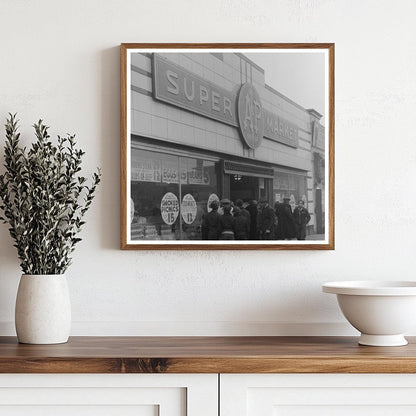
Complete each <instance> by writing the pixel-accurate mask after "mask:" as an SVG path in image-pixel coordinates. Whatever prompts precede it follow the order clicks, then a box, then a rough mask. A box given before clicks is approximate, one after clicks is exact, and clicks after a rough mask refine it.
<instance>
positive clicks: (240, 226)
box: [234, 206, 250, 240]
mask: <svg viewBox="0 0 416 416" xmlns="http://www.w3.org/2000/svg"><path fill="white" fill-rule="evenodd" d="M242 211H243V210H242V209H240V208H239V207H238V206H236V207H234V219H235V228H234V230H235V232H234V234H235V239H236V240H248V237H249V235H250V223H249V221H250V219H249V218H248V217H247V216H246V215H244V214H243V213H242Z"/></svg>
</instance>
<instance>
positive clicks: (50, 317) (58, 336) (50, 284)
mask: <svg viewBox="0 0 416 416" xmlns="http://www.w3.org/2000/svg"><path fill="white" fill-rule="evenodd" d="M15 324H16V332H17V338H18V340H19V342H20V343H23V344H61V343H65V342H67V341H68V337H69V331H70V328H71V303H70V300H69V292H68V285H67V281H66V277H65V275H63V274H47V275H30V274H24V275H22V277H21V279H20V283H19V288H18V290H17V297H16V309H15Z"/></svg>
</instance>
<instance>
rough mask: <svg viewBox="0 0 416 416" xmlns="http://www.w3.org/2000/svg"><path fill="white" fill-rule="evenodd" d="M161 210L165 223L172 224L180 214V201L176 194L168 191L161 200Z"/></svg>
mask: <svg viewBox="0 0 416 416" xmlns="http://www.w3.org/2000/svg"><path fill="white" fill-rule="evenodd" d="M160 211H161V215H162V219H163V221H164V222H165V224H168V225H172V224H173V223H174V222H175V221H176V218H178V215H179V201H178V198H177V197H176V195H175V194H173V193H172V192H168V193H166V194H165V195H163V198H162V201H161V202H160Z"/></svg>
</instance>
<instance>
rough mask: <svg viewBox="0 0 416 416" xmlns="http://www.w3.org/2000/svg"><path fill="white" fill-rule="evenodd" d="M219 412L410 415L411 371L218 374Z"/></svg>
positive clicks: (230, 415)
mask: <svg viewBox="0 0 416 416" xmlns="http://www.w3.org/2000/svg"><path fill="white" fill-rule="evenodd" d="M220 409H221V416H317V415H319V416H347V415H349V416H350V415H365V416H414V415H415V414H416V375H412V374H400V375H399V374H371V375H367V374H365V375H363V374H265V375H251V374H247V375H246V374H222V375H221V377H220Z"/></svg>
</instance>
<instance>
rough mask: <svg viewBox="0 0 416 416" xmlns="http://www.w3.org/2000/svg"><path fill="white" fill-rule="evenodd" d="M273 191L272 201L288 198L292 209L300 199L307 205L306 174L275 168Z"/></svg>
mask: <svg viewBox="0 0 416 416" xmlns="http://www.w3.org/2000/svg"><path fill="white" fill-rule="evenodd" d="M273 193H274V202H282V201H283V198H290V205H291V206H292V209H294V207H295V205H296V204H297V203H298V201H299V200H301V199H303V200H304V201H305V204H306V205H307V202H308V201H307V188H306V175H302V174H298V173H288V172H282V171H279V170H275V174H274V179H273Z"/></svg>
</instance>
